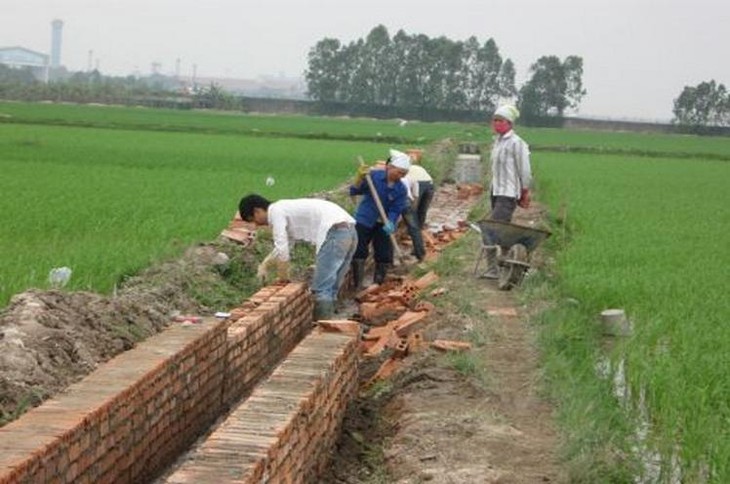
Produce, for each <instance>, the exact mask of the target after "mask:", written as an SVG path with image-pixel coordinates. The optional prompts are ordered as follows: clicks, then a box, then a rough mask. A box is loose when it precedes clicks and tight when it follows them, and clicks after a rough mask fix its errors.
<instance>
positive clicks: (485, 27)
mask: <svg viewBox="0 0 730 484" xmlns="http://www.w3.org/2000/svg"><path fill="white" fill-rule="evenodd" d="M54 18H58V19H61V20H63V22H64V28H63V46H62V53H61V63H62V64H63V65H65V66H66V67H67V68H69V69H70V70H85V69H86V68H87V67H88V65H89V52H90V51H92V59H93V60H92V65H93V66H96V65H97V63H98V66H99V69H100V70H101V71H102V73H105V74H112V75H122V74H130V73H134V72H138V73H141V74H146V73H149V72H150V69H151V65H152V63H153V62H159V63H160V64H161V72H163V73H170V74H172V73H174V71H175V65H176V59H178V58H179V59H180V72H181V75H184V76H191V75H192V69H193V68H192V66H193V65H194V64H195V65H197V74H198V76H201V77H207V76H220V77H238V78H257V77H259V76H270V75H273V76H277V75H285V76H289V77H294V76H301V74H302V72H303V71H304V70H305V69H306V62H307V52H308V51H309V49H310V48H311V47H312V46H314V45H315V44H316V43H317V42H318V41H319V40H321V39H323V38H325V37H331V38H337V39H339V40H340V41H342V42H343V43H349V42H350V41H352V40H355V39H358V38H364V37H365V36H367V34H368V32H370V30H372V28H373V27H375V26H376V25H378V24H382V25H385V27H387V29H388V31H389V32H390V34H391V36H392V35H395V33H396V32H397V31H398V30H399V29H403V30H405V31H406V33H408V34H425V35H427V36H429V37H438V36H442V35H443V36H446V37H448V38H449V39H452V40H466V39H467V38H468V37H470V36H475V37H476V38H477V39H478V40H479V41H480V42H481V43H483V42H485V41H486V40H487V39H489V38H490V37H491V38H493V39H494V40H495V41H496V43H497V46H498V47H499V49H500V53H501V54H502V57H503V58H510V59H512V61H513V62H514V63H515V66H516V68H517V77H518V78H517V81H518V87H519V85H520V84H521V83H522V81H524V79H525V76H526V75H527V71H528V69H529V67H530V64H532V63H533V62H535V61H536V60H537V59H538V58H539V57H540V56H543V55H557V56H559V57H560V58H564V57H565V56H568V55H577V56H581V57H582V58H583V62H584V75H583V82H584V86H585V88H586V89H587V91H588V94H587V96H586V97H585V98H584V99H583V102H582V103H581V106H580V108H579V113H580V114H582V115H591V116H608V117H612V118H633V119H644V120H668V119H670V118H671V117H672V112H671V110H672V102H673V100H674V99H675V98H676V97H677V96H678V95H679V93H680V92H681V91H682V89H683V87H684V86H686V85H692V86H694V85H696V84H698V83H700V82H702V81H709V80H711V79H714V80H716V81H717V82H722V83H723V84H725V85H726V86H727V87H730V0H503V1H500V2H497V1H493V0H438V1H436V0H367V1H365V0H356V1H351V0H195V1H193V0H56V1H52V0H3V1H2V3H0V47H8V46H15V45H18V46H22V47H26V48H29V49H32V50H37V51H40V52H44V53H50V42H51V27H50V23H51V21H52V20H53V19H54Z"/></svg>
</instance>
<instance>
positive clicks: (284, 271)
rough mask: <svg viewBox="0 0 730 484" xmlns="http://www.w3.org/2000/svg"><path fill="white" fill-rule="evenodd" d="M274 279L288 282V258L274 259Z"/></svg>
mask: <svg viewBox="0 0 730 484" xmlns="http://www.w3.org/2000/svg"><path fill="white" fill-rule="evenodd" d="M276 280H277V281H279V282H289V280H290V276H289V261H288V260H277V261H276Z"/></svg>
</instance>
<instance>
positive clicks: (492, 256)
mask: <svg viewBox="0 0 730 484" xmlns="http://www.w3.org/2000/svg"><path fill="white" fill-rule="evenodd" d="M519 114H520V113H519V111H518V110H517V108H515V107H514V106H510V105H503V106H500V107H499V108H498V109H497V110H496V111H495V112H494V116H493V117H492V130H493V131H494V132H495V133H496V135H497V136H496V138H495V139H494V144H493V146H492V154H491V165H492V167H491V183H490V187H489V188H490V201H491V206H492V211H491V213H490V214H489V218H490V219H491V220H498V221H502V222H510V221H512V214H513V213H514V211H515V209H516V208H517V206H518V205H519V206H520V207H522V208H528V207H529V206H530V184H531V183H532V172H531V168H530V149H529V147H528V146H527V143H525V141H524V140H523V139H522V138H520V137H519V136H518V135H517V133H515V131H514V123H515V121H516V120H517V118H518V116H519ZM493 242H494V244H497V243H498V241H496V240H494V241H493ZM496 258H497V249H496V248H494V249H489V251H488V252H487V272H486V273H485V274H484V276H483V277H486V278H487V279H496V278H497V277H498V269H497V260H496Z"/></svg>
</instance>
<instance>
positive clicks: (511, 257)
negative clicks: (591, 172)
mask: <svg viewBox="0 0 730 484" xmlns="http://www.w3.org/2000/svg"><path fill="white" fill-rule="evenodd" d="M527 257H528V256H527V248H526V247H525V246H524V245H522V244H515V245H513V246H511V247H510V248H509V250H508V251H507V255H506V256H505V257H504V259H503V260H502V261H501V263H500V267H499V279H498V280H497V287H498V288H499V289H500V290H502V291H509V290H510V289H512V288H513V287H515V286H519V285H520V283H521V282H522V278H523V277H524V276H525V272H526V271H527V268H528V267H529V264H528V262H527Z"/></svg>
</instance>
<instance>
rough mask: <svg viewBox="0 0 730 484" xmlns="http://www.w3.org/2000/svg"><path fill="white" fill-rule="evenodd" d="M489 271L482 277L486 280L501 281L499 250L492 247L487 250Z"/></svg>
mask: <svg viewBox="0 0 730 484" xmlns="http://www.w3.org/2000/svg"><path fill="white" fill-rule="evenodd" d="M486 256H487V270H486V271H485V272H484V274H483V275H482V277H483V278H484V279H499V268H498V267H497V248H496V247H490V248H488V249H486Z"/></svg>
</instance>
